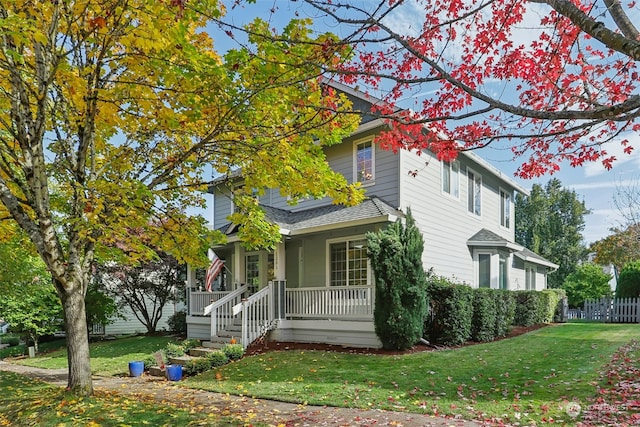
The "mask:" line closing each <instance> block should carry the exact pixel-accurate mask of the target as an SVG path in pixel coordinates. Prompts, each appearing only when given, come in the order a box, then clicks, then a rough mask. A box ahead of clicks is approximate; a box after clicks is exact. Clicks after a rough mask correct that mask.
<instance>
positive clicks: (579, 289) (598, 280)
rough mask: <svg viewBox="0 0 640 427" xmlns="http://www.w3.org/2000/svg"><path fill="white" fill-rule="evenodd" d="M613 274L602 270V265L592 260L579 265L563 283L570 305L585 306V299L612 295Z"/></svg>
mask: <svg viewBox="0 0 640 427" xmlns="http://www.w3.org/2000/svg"><path fill="white" fill-rule="evenodd" d="M609 280H611V275H610V274H606V273H604V272H603V271H602V267H601V266H599V265H596V264H594V263H591V262H587V263H584V264H582V265H579V266H578V267H577V268H576V270H575V271H574V272H573V273H571V274H569V275H568V276H567V277H566V278H565V279H564V283H563V284H562V288H563V289H564V290H565V291H566V296H567V297H568V298H569V306H571V307H583V306H584V302H585V300H588V299H600V298H602V297H610V296H611V294H612V292H611V286H610V285H609Z"/></svg>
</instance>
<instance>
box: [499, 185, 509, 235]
mask: <svg viewBox="0 0 640 427" xmlns="http://www.w3.org/2000/svg"><path fill="white" fill-rule="evenodd" d="M500 225H501V226H503V227H505V228H511V194H509V193H507V192H506V191H504V190H502V189H500Z"/></svg>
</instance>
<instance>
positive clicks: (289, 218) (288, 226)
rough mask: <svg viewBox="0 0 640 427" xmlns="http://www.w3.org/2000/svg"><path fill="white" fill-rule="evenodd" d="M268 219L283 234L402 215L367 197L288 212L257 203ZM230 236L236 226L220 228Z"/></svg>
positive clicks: (387, 205)
mask: <svg viewBox="0 0 640 427" xmlns="http://www.w3.org/2000/svg"><path fill="white" fill-rule="evenodd" d="M261 206H262V208H263V209H264V212H265V215H266V217H267V219H268V220H269V221H271V222H272V223H274V224H276V225H278V226H279V227H280V233H281V234H283V235H286V236H294V235H302V234H309V233H316V232H320V231H328V230H335V229H340V228H347V227H355V226H358V225H367V224H375V223H380V222H394V221H395V220H397V219H398V218H403V217H404V214H403V213H402V212H400V211H398V210H397V209H395V208H394V207H392V206H391V205H389V204H388V203H386V202H384V201H383V200H381V199H379V198H378V197H370V198H367V199H365V200H364V201H363V202H362V203H360V204H359V205H356V206H344V205H324V206H320V207H316V208H310V209H304V210H300V211H289V210H285V209H279V208H274V207H272V206H267V205H261ZM221 230H225V233H226V234H227V235H233V234H235V233H236V232H237V231H238V228H237V227H236V226H234V225H233V224H228V225H226V226H224V227H222V228H221Z"/></svg>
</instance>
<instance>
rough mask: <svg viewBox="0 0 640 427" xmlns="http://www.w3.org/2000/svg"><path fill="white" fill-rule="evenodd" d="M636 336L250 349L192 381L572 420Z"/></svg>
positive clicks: (524, 420) (620, 332)
mask: <svg viewBox="0 0 640 427" xmlns="http://www.w3.org/2000/svg"><path fill="white" fill-rule="evenodd" d="M639 335H640V325H613V324H594V323H569V324H564V325H555V326H549V327H546V328H543V329H540V330H538V331H535V332H531V333H529V334H525V335H522V336H519V337H516V338H512V339H507V340H502V341H498V342H494V343H488V344H479V345H474V346H468V347H463V348H459V349H453V350H446V351H437V352H424V353H419V354H418V353H416V354H410V355H403V356H375V355H356V354H342V353H323V352H316V351H280V352H271V353H267V354H263V355H257V356H252V357H246V358H244V359H242V360H240V361H238V362H236V363H232V364H229V365H226V366H224V367H222V368H219V369H217V370H214V371H210V372H207V373H204V374H202V375H199V376H197V377H193V378H188V379H186V381H185V384H186V385H188V386H190V387H196V388H201V389H205V390H212V391H219V392H225V393H234V394H243V395H248V396H254V397H260V398H268V399H277V400H285V401H290V402H304V403H308V404H313V405H329V406H343V407H358V408H371V407H373V408H384V409H391V410H402V411H407V412H425V413H439V414H459V415H461V416H462V417H463V418H468V419H472V418H473V419H478V418H482V419H501V420H502V421H503V422H507V423H520V424H521V425H529V424H532V423H540V422H544V421H548V420H549V419H551V418H553V419H554V420H556V422H559V421H558V420H564V421H565V422H567V423H569V424H571V423H573V422H575V420H573V419H571V418H569V416H568V415H567V413H566V408H567V403H568V402H577V403H578V404H580V405H581V407H585V408H586V407H587V406H588V405H589V399H592V398H593V397H594V395H595V391H596V390H595V385H596V382H597V381H598V370H599V369H601V368H602V367H603V366H604V365H605V364H606V363H607V362H609V360H610V359H611V356H612V355H613V354H614V352H615V351H616V350H617V349H618V348H619V347H620V346H622V345H624V344H626V343H628V342H630V341H631V340H632V339H634V338H637V337H638V336H639ZM637 364H638V367H640V362H637Z"/></svg>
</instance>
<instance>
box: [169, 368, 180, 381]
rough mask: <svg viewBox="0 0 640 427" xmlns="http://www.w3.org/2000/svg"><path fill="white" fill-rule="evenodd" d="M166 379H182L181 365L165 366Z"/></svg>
mask: <svg viewBox="0 0 640 427" xmlns="http://www.w3.org/2000/svg"><path fill="white" fill-rule="evenodd" d="M166 369H167V379H168V380H169V381H180V380H181V379H182V365H167V368H166Z"/></svg>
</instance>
